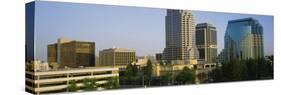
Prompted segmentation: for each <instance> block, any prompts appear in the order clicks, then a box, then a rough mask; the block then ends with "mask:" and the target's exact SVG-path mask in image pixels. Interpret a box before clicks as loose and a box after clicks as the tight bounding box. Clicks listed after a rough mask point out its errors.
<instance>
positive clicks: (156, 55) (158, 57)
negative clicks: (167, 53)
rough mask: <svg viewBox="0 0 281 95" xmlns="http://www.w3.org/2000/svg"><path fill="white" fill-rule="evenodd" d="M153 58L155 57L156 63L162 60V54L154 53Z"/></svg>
mask: <svg viewBox="0 0 281 95" xmlns="http://www.w3.org/2000/svg"><path fill="white" fill-rule="evenodd" d="M155 57H156V60H157V61H161V60H163V54H162V53H156V54H155Z"/></svg>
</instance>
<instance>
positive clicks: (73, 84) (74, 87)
mask: <svg viewBox="0 0 281 95" xmlns="http://www.w3.org/2000/svg"><path fill="white" fill-rule="evenodd" d="M67 89H68V91H70V92H75V91H77V90H78V87H77V85H76V81H75V80H70V81H69V84H68V87H67Z"/></svg>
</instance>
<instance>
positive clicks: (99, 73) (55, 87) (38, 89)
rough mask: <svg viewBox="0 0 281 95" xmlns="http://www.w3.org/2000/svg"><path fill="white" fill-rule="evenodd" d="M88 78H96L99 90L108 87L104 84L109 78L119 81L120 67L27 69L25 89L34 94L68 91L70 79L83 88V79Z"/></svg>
mask: <svg viewBox="0 0 281 95" xmlns="http://www.w3.org/2000/svg"><path fill="white" fill-rule="evenodd" d="M86 78H94V79H96V80H97V82H96V83H97V84H98V85H99V87H98V90H102V89H106V88H105V87H104V85H103V84H105V83H107V81H108V80H109V79H112V78H114V79H117V81H119V80H118V78H119V73H118V68H113V67H102V68H101V67H99V68H97V67H87V68H73V69H59V70H49V71H42V72H33V71H26V80H25V82H26V86H25V89H26V91H28V92H30V93H33V94H44V93H55V92H67V91H68V86H69V84H70V81H72V80H75V81H76V82H75V83H76V85H77V87H78V88H82V87H83V86H84V84H83V80H84V79H86ZM78 90H79V89H78Z"/></svg>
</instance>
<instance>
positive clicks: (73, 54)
mask: <svg viewBox="0 0 281 95" xmlns="http://www.w3.org/2000/svg"><path fill="white" fill-rule="evenodd" d="M48 62H49V63H52V62H56V63H59V64H60V66H61V67H64V66H67V67H73V68H76V67H79V66H95V43H94V42H84V41H75V40H67V39H62V38H60V39H58V42H57V43H55V44H50V45H48Z"/></svg>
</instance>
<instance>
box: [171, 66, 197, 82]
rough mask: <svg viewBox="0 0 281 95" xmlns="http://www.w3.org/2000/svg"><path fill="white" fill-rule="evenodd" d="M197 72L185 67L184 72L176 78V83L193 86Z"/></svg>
mask: <svg viewBox="0 0 281 95" xmlns="http://www.w3.org/2000/svg"><path fill="white" fill-rule="evenodd" d="M195 78H196V75H195V72H194V71H193V70H190V69H189V68H188V67H184V68H183V70H182V71H181V72H180V73H179V74H178V75H177V76H176V82H178V83H179V84H192V83H195Z"/></svg>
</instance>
